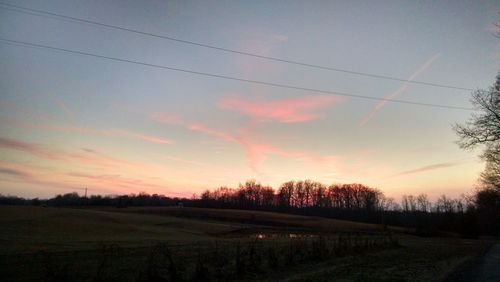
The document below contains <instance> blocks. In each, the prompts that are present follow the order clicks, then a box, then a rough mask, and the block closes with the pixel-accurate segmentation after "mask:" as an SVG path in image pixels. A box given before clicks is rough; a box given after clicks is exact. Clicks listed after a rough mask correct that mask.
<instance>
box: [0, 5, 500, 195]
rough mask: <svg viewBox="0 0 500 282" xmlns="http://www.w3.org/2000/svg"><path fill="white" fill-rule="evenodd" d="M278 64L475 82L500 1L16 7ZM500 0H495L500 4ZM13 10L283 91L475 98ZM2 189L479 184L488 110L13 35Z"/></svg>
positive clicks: (6, 22) (488, 54)
mask: <svg viewBox="0 0 500 282" xmlns="http://www.w3.org/2000/svg"><path fill="white" fill-rule="evenodd" d="M2 2H3V3H10V4H14V5H19V6H22V7H26V8H30V9H37V10H44V11H47V12H52V13H57V14H62V15H65V16H70V17H77V18H82V19H86V20H91V21H96V22H100V23H105V24H110V25H115V26H120V27H125V28H130V29H135V30H140V31H144V32H147V33H151V34H155V35H162V36H168V37H173V38H177V39H181V40H188V41H193V42H197V43H202V44H208V45H212V46H218V47H222V48H227V49H231V50H238V51H242V52H248V53H254V54H258V55H261V56H269V57H276V58H281V59H286V60H292V61H299V62H305V63H309V64H314V65H321V66H327V67H331V68H337V69H345V70H350V71H354V72H363V73H370V74H377V75H383V76H390V77H397V78H403V79H408V80H417V81H425V82H430V83H436V84H445V85H450V86H455V87H459V88H468V89H480V88H487V87H489V86H490V85H491V84H492V83H493V81H494V78H495V76H496V74H497V71H498V69H499V66H500V45H499V44H500V39H498V38H496V37H494V36H493V35H492V34H493V33H494V32H495V29H494V28H493V27H494V26H493V23H494V22H496V21H497V20H498V12H499V11H500V5H499V4H498V2H496V1H284V2H278V1H214V2H211V1H122V0H120V1H107V0H105V1H103V0H99V1H97V0H96V1H67V0H57V1H55V0H50V1H21V0H19V1H2ZM495 2H496V3H495ZM0 7H1V9H0V38H1V39H7V40H15V41H22V42H28V43H33V44H41V45H46V46H51V47H57V48H64V49H69V50H73V51H79V52H86V53H92V54H96V55H100V56H110V57H114V58H120V59H125V60H132V61H137V62H142V63H147V64H154V65H161V66H167V67H171V68H178V69H184V70H191V71H196V72H203V73H209V74H215V75H222V76H230V77H237V78H243V79H247V80H254V81H264V82H270V83H276V84H283V85H291V86H298V87H303V88H313V89H321V90H325V91H331V92H339V93H350V94H354V95H362V96H369V97H379V98H384V97H385V98H388V99H399V100H406V101H412V102H420V103H427V104H439V105H448V106H456V107H464V108H470V107H471V104H470V102H469V98H470V92H471V91H468V90H460V89H451V88H443V87H434V86H429V85H422V84H414V83H407V82H401V81H391V80H386V79H378V78H373V77H366V76H359V75H354V74H349V73H342V72H335V71H329V70H324V69H318V68H311V67H306V66H298V65H293V64H287V63H282V62H276V61H270V60H266V59H262V58H260V59H259V58H255V57H252V56H245V55H241V54H236V53H228V52H223V51H220V50H214V49H209V48H203V47H200V46H195V45H188V44H182V43H180V42H175V41H171V40H165V39H161V38H158V37H156V38H155V37H151V36H146V35H139V34H134V33H131V32H127V31H118V30H115V29H109V28H105V27H102V26H96V25H91V24H82V23H80V22H74V21H73V22H71V21H64V20H61V19H58V18H56V17H47V16H40V15H34V14H26V13H20V12H18V11H14V10H13V9H12V7H10V8H9V9H5V8H6V6H1V5H0ZM0 43H2V44H0V65H1V67H0V156H1V158H0V193H2V194H10V195H19V196H28V197H49V196H53V195H54V194H59V193H67V192H72V191H77V192H79V193H82V191H83V190H82V189H83V188H88V189H89V193H90V194H116V193H138V192H141V191H145V192H148V193H161V194H166V195H171V196H191V195H192V194H193V193H200V192H201V191H202V190H204V189H206V188H216V187H218V186H221V185H226V186H231V187H234V186H237V185H238V183H239V182H243V181H245V180H247V179H256V180H258V181H260V182H262V183H263V184H266V185H267V184H268V185H271V186H273V187H278V186H279V184H281V183H283V182H285V181H288V180H298V179H313V180H317V181H320V182H323V183H325V184H331V183H352V182H357V183H363V184H366V185H369V186H372V187H376V188H379V189H380V190H382V191H383V192H384V193H385V194H386V195H388V196H392V197H396V198H397V197H399V196H401V195H402V194H409V193H411V194H417V193H427V194H428V195H429V196H430V197H431V198H436V197H437V196H439V195H440V194H443V193H446V194H449V195H451V196H458V195H460V194H461V193H465V192H468V191H471V190H472V189H473V188H474V185H475V184H476V182H477V178H478V174H479V173H480V172H481V170H482V169H483V164H482V163H481V162H480V160H479V159H478V157H477V155H478V151H472V152H466V151H463V150H461V149H460V148H459V147H458V146H457V145H456V144H455V143H454V142H455V141H456V140H457V137H456V135H455V133H454V132H453V130H452V128H451V126H452V124H453V123H455V122H464V121H466V120H467V118H468V117H469V116H470V115H471V113H472V112H471V111H469V110H464V109H449V108H438V107H428V106H422V105H411V104H402V103H393V102H383V101H376V100H368V99H360V98H355V97H347V96H340V95H333V94H327V93H320V92H313V91H304V90H293V89H286V88H280V87H273V86H266V85H259V84H253V83H248V82H241V81H234V80H233V81H231V80H226V79H222V78H215V77H206V76H200V75H196V74H190V73H185V72H178V71H172V70H167V69H159V68H154V67H148V66H144V65H137V64H131V63H125V62H117V61H111V60H106V59H102V58H96V57H90V56H84V55H75V54H70V53H65V52H59V51H54V50H47V49H44V48H30V47H25V46H20V45H13V44H5V41H0Z"/></svg>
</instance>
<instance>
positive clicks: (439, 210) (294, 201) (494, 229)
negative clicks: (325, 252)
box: [0, 180, 500, 237]
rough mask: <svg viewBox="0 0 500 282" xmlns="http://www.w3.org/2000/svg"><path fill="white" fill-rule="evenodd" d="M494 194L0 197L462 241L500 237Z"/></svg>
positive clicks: (335, 188) (320, 190) (296, 191)
mask: <svg viewBox="0 0 500 282" xmlns="http://www.w3.org/2000/svg"><path fill="white" fill-rule="evenodd" d="M499 203H500V193H498V191H495V190H484V191H481V192H480V193H476V194H474V195H473V196H470V197H465V196H463V197H460V198H457V199H452V198H449V197H447V196H446V195H442V196H441V197H440V198H438V199H437V200H436V201H435V202H431V201H430V200H429V199H428V197H427V195H426V194H420V195H417V196H414V195H403V196H402V198H401V201H400V202H399V203H398V202H396V201H395V200H394V199H393V198H389V197H386V196H384V194H383V193H382V192H381V191H380V190H378V189H375V188H371V187H368V186H365V185H362V184H332V185H329V186H327V185H324V184H322V183H319V182H315V181H311V180H305V181H289V182H286V183H283V184H282V185H281V186H280V187H279V188H278V189H277V190H275V189H273V188H272V187H270V186H265V185H262V184H260V183H258V182H256V181H255V180H249V181H247V182H245V183H243V184H240V185H239V187H237V188H229V187H220V188H217V189H214V190H206V191H204V192H203V193H202V194H201V195H200V196H199V197H196V196H193V197H192V198H172V197H167V196H164V195H158V194H152V195H150V194H147V193H139V194H130V195H109V196H100V195H92V196H90V197H83V196H80V195H79V194H77V193H68V194H63V195H57V196H55V197H53V198H50V199H43V200H42V199H38V198H35V199H24V198H20V197H15V196H3V195H0V204H4V205H43V206H55V207H62V206H67V207H85V206H114V207H117V208H125V207H129V206H186V207H205V208H223V209H246V210H264V211H276V212H283V213H294V214H302V215H310V216H322V217H331V218H338V219H346V220H354V221H361V222H368V223H375V224H382V225H383V226H387V225H393V226H403V227H406V228H408V230H411V231H412V232H414V233H416V234H418V235H423V236H432V235H436V234H437V233H438V231H440V230H444V231H453V232H458V233H461V234H462V235H463V236H466V237H476V236H478V235H480V234H491V235H500V230H499V229H500V224H498V222H500V218H499V215H500V209H499V206H500V204H499Z"/></svg>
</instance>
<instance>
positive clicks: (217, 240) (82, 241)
mask: <svg viewBox="0 0 500 282" xmlns="http://www.w3.org/2000/svg"><path fill="white" fill-rule="evenodd" d="M0 226H1V229H0V247H1V248H0V271H1V272H2V273H4V277H3V278H6V279H2V280H4V281H19V280H23V281H40V280H45V281H67V280H72V281H73V280H77V281H98V279H97V280H96V278H97V277H100V278H102V279H101V281H110V280H115V281H147V280H154V279H152V278H155V279H156V280H158V281H169V279H170V280H172V279H173V280H181V279H182V280H189V279H191V280H193V279H194V280H198V281H199V280H207V279H208V278H210V280H236V279H238V280H280V281H281V280H283V281H332V280H335V281H339V280H345V281H364V280H372V281H373V280H375V281H387V280H389V281H442V280H443V279H444V278H445V277H446V276H447V275H448V274H449V273H451V272H453V271H454V270H455V269H456V268H457V267H459V266H460V265H461V264H463V263H465V262H466V261H467V260H468V259H471V258H474V257H475V256H477V255H478V254H480V253H481V252H482V251H483V250H484V248H485V246H486V245H487V244H486V243H484V242H481V241H477V240H476V241H474V240H463V239H458V238H420V237H415V236H411V235H407V234H405V233H402V232H399V230H397V229H394V230H393V231H392V232H391V234H387V232H384V231H383V230H382V228H381V227H380V226H377V225H373V224H363V223H356V222H350V221H343V220H334V219H325V218H319V217H305V216H297V215H287V214H280V213H271V212H257V211H241V210H216V209H200V208H178V207H165V208H163V207H162V208H124V209H116V208H86V209H67V208H43V207H15V206H0ZM176 278H177V279H176ZM162 279H163V280H162Z"/></svg>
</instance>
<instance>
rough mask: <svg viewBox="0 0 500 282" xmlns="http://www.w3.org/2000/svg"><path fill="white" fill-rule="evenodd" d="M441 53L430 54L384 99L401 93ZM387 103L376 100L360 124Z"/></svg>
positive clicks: (368, 119)
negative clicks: (429, 56) (430, 55)
mask: <svg viewBox="0 0 500 282" xmlns="http://www.w3.org/2000/svg"><path fill="white" fill-rule="evenodd" d="M440 55H441V54H439V53H438V54H435V55H434V56H432V57H431V58H430V59H429V60H427V61H426V62H425V63H423V64H422V65H421V66H420V67H419V68H418V69H417V70H416V71H415V72H414V73H413V74H412V75H411V76H410V77H409V78H408V81H406V82H404V83H403V84H402V85H401V86H400V87H399V88H398V89H397V90H396V91H394V92H393V93H391V94H389V95H387V96H385V97H384V99H394V98H395V97H397V96H399V95H401V94H402V93H403V92H404V91H405V90H406V89H407V88H408V85H409V84H410V82H411V81H413V80H415V79H416V78H417V77H418V76H419V75H420V74H421V73H422V72H424V71H425V70H426V69H428V68H429V67H430V66H431V64H432V63H433V62H434V61H435V60H436V59H437V58H439V56H440ZM385 103H387V101H386V100H382V101H380V102H378V103H377V104H376V105H375V106H374V107H373V109H372V110H371V111H370V112H369V113H368V114H367V115H366V116H365V117H364V118H363V119H362V120H361V122H360V125H361V126H362V125H365V124H366V123H367V122H368V121H370V119H372V118H373V116H374V115H375V114H376V113H377V112H378V111H379V110H380V109H381V108H382V107H383V106H384V105H385Z"/></svg>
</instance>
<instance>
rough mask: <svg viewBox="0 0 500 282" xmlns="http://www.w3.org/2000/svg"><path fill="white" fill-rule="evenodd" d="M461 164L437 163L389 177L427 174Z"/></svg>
mask: <svg viewBox="0 0 500 282" xmlns="http://www.w3.org/2000/svg"><path fill="white" fill-rule="evenodd" d="M460 164H463V162H448V163H438V164H433V165H427V166H423V167H419V168H415V169H411V170H405V171H401V172H398V173H396V174H394V175H391V176H390V177H398V176H404V175H410V174H416V173H421V172H427V171H432V170H436V169H441V168H447V167H452V166H457V165H460Z"/></svg>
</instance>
